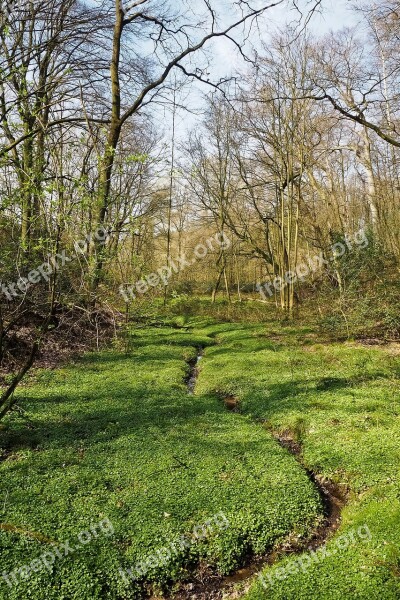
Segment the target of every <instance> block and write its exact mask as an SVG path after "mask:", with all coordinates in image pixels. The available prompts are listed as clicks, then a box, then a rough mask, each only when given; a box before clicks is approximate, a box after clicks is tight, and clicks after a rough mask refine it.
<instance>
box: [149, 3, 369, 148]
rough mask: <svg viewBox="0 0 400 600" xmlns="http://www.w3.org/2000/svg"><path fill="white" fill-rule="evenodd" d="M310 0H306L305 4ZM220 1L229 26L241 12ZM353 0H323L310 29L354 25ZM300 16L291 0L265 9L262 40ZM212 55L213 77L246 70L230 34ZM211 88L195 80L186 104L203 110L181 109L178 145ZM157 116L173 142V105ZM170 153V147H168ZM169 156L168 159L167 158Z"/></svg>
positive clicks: (322, 31) (168, 141) (167, 139)
mask: <svg viewBox="0 0 400 600" xmlns="http://www.w3.org/2000/svg"><path fill="white" fill-rule="evenodd" d="M306 1H307V0H303V2H302V4H303V6H304V4H305V2H306ZM216 4H217V5H218V9H219V11H220V14H221V15H222V16H223V18H222V19H221V23H220V25H221V26H222V27H225V26H226V24H229V23H232V22H234V20H235V17H236V18H237V17H238V14H237V13H236V14H235V11H232V6H233V5H234V2H232V0H231V1H228V0H215V1H214V3H213V5H216ZM257 4H258V5H260V6H261V5H264V4H265V0H253V2H252V6H254V5H255V6H257ZM348 5H349V0H323V10H322V11H321V13H320V14H317V13H314V15H313V16H312V19H311V20H310V22H309V24H308V26H307V27H308V30H309V31H310V32H311V33H315V34H316V35H323V34H325V33H329V32H330V31H332V30H333V31H335V30H339V29H341V28H343V27H346V26H351V25H353V24H356V23H357V18H356V16H355V14H354V13H352V12H351V11H350V10H349V8H348ZM295 18H298V14H297V13H296V12H295V11H291V12H288V9H287V3H284V4H282V5H281V6H279V7H274V8H272V9H269V10H268V11H266V13H265V17H264V19H263V21H262V22H261V23H260V29H261V37H262V41H263V42H264V43H265V42H266V41H267V40H268V36H269V35H270V34H271V33H273V32H274V31H276V30H278V29H279V28H283V27H284V25H285V23H287V22H288V21H293V20H294V19H295ZM250 41H251V43H252V45H253V46H255V47H256V48H257V47H258V48H261V41H260V36H259V35H258V34H256V32H254V35H253V36H252V38H251V40H250ZM208 49H209V50H210V56H211V64H210V68H209V69H208V71H209V72H210V79H211V80H213V81H218V79H219V78H223V77H227V76H230V75H232V74H233V73H235V74H236V73H237V71H238V70H239V71H240V70H243V69H244V67H245V63H244V61H243V59H242V58H241V57H240V55H239V53H238V51H237V50H236V49H235V46H234V45H233V43H232V42H230V41H229V40H228V39H226V38H222V37H221V38H217V40H215V41H213V42H212V45H211V44H210V45H209V46H208ZM209 91H210V88H209V86H207V85H202V84H200V83H197V82H193V83H192V84H191V85H190V87H189V88H188V89H187V90H186V91H185V93H184V100H183V102H184V104H185V106H187V107H188V108H190V109H191V110H192V111H195V112H197V113H199V114H198V115H197V116H196V114H191V113H190V112H188V111H186V110H183V109H181V110H178V111H177V114H176V138H177V145H179V144H180V143H181V142H182V141H184V140H186V139H187V137H188V134H189V131H190V130H192V129H194V128H195V127H196V123H197V122H198V121H199V119H201V114H200V113H201V111H202V107H203V106H204V94H205V93H207V92H209ZM155 112H156V115H157V116H156V120H157V121H158V122H159V123H160V124H161V123H162V127H163V128H164V131H165V137H164V139H165V144H166V146H170V145H171V130H172V112H171V110H170V108H169V107H164V108H160V109H159V110H156V111H155ZM167 154H169V151H168V150H167ZM167 160H168V159H167Z"/></svg>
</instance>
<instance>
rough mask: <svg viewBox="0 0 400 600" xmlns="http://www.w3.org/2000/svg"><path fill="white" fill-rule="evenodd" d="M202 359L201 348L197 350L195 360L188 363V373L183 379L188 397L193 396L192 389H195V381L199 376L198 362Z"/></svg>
mask: <svg viewBox="0 0 400 600" xmlns="http://www.w3.org/2000/svg"><path fill="white" fill-rule="evenodd" d="M202 358H203V348H198V354H197V356H196V358H193V359H191V360H189V361H188V365H189V373H188V375H187V377H186V378H185V383H186V385H187V388H188V392H189V394H190V395H192V394H194V388H195V387H196V381H197V378H198V376H199V362H200V361H201V359H202Z"/></svg>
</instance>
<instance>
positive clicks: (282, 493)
mask: <svg viewBox="0 0 400 600" xmlns="http://www.w3.org/2000/svg"><path fill="white" fill-rule="evenodd" d="M185 321H186V320H185V319H183V320H182V318H181V317H175V318H173V319H172V320H171V325H174V327H166V326H165V325H164V326H163V325H162V323H161V326H160V323H158V324H157V326H155V327H153V328H151V327H148V326H143V325H141V324H139V325H138V326H137V327H136V328H134V329H133V330H132V332H131V336H130V343H129V344H128V347H127V348H126V350H127V351H128V354H126V355H124V354H119V353H118V352H117V351H112V352H111V351H110V352H104V353H100V354H97V355H90V356H87V357H85V358H84V359H82V360H80V361H79V362H78V363H77V364H76V365H74V366H71V367H69V368H63V369H59V370H57V371H54V372H51V371H45V372H42V373H41V374H39V376H38V378H37V382H36V383H35V384H34V385H31V386H30V387H26V388H24V389H21V390H20V391H19V397H20V400H19V401H20V403H21V404H22V405H23V407H24V411H26V412H24V413H23V415H18V416H14V415H12V416H9V417H8V418H7V420H6V422H5V424H6V428H5V429H3V430H2V431H1V432H0V446H1V447H2V448H4V450H5V451H6V455H5V457H4V458H5V460H4V461H3V462H2V463H1V478H0V497H1V498H2V502H1V503H0V511H1V513H2V514H1V515H0V520H1V522H3V523H10V524H13V525H15V526H18V527H19V528H21V529H24V530H26V531H31V532H32V531H33V532H37V533H40V534H42V535H45V536H47V537H48V538H50V539H54V540H56V541H58V542H64V541H66V540H70V541H71V544H72V545H74V541H76V538H77V535H78V534H79V532H80V531H82V530H86V529H88V527H89V526H90V525H91V524H93V523H97V522H99V521H100V520H101V519H102V518H103V517H104V516H107V517H108V518H109V519H110V520H111V522H112V523H113V525H114V528H115V535H114V537H112V538H107V537H99V538H98V539H96V540H95V541H94V542H93V543H91V544H89V545H88V546H86V547H85V548H84V549H80V550H79V551H77V552H76V554H73V555H70V556H69V557H66V558H65V559H62V560H58V561H56V562H55V564H54V565H53V567H52V570H51V572H44V573H43V572H41V573H39V572H38V573H34V574H33V575H32V577H30V578H29V579H27V580H26V581H22V582H21V583H20V585H19V586H17V587H15V588H13V589H10V590H9V589H8V588H7V586H6V584H5V583H2V584H1V587H0V598H2V599H3V598H4V599H5V598H10V599H12V600H14V599H17V598H18V599H19V598H22V597H23V598H32V599H34V600H39V599H40V600H42V599H43V598H46V599H50V600H52V599H54V600H56V599H57V600H59V598H65V599H67V598H68V599H71V598H76V599H78V598H79V600H89V599H90V600H92V599H96V598H98V599H99V600H100V599H102V600H104V599H106V598H110V599H127V598H136V597H139V595H140V589H141V583H140V584H139V585H138V584H135V585H134V584H132V585H129V586H126V585H124V582H123V580H122V579H121V578H120V576H119V574H118V569H119V567H122V568H124V567H132V566H133V565H134V564H135V563H136V562H137V561H138V560H141V559H143V558H146V557H147V556H149V555H150V554H152V553H154V551H156V550H158V549H160V548H163V547H164V546H166V545H168V543H169V542H172V541H174V540H176V539H177V538H178V537H179V536H180V535H182V534H185V533H188V532H191V531H192V529H193V526H194V525H196V524H201V523H203V522H204V521H205V520H207V519H208V518H210V517H212V516H213V515H214V514H216V513H218V512H219V511H222V512H223V513H224V514H225V515H226V517H227V518H228V520H229V522H230V526H229V528H228V529H226V530H223V531H216V532H215V533H214V534H213V535H211V536H210V537H208V538H207V539H206V540H205V541H204V542H199V543H197V544H195V545H193V546H192V547H191V548H190V550H189V551H182V552H180V553H179V554H178V556H176V557H172V558H171V560H170V561H169V562H168V563H167V564H165V565H163V566H160V567H159V568H154V569H152V570H151V571H150V572H149V574H148V576H147V579H148V580H150V581H151V582H152V583H153V584H157V585H158V586H161V587H162V588H163V587H165V586H167V585H169V584H170V582H171V580H172V581H174V580H178V579H180V578H182V577H184V576H185V574H186V572H187V569H188V568H189V567H193V565H196V564H198V563H199V562H200V561H205V562H207V563H208V564H211V565H214V567H215V568H216V569H219V570H220V571H221V572H223V573H226V572H229V571H231V570H232V569H234V568H236V567H237V566H238V565H239V564H240V563H241V561H242V560H243V557H244V556H245V555H246V554H247V553H248V552H263V551H265V550H267V549H268V548H270V547H271V546H272V545H273V544H274V543H278V542H279V541H280V540H282V539H284V538H285V537H286V536H287V535H288V534H289V533H290V532H292V531H296V532H298V534H299V535H305V534H306V533H307V532H308V530H309V528H310V527H312V525H313V523H314V522H315V521H316V519H317V518H318V514H319V513H320V511H321V506H320V501H319V498H318V495H317V493H316V491H315V489H314V488H313V486H312V484H311V483H310V482H309V480H308V478H307V476H306V475H305V473H304V471H303V469H302V468H301V467H300V466H299V465H298V464H297V462H296V461H295V460H294V459H293V458H292V457H291V456H289V455H288V454H287V452H286V451H284V450H283V449H282V448H280V447H279V446H278V445H277V444H276V442H275V441H274V440H273V438H272V437H271V436H270V434H269V433H268V432H266V431H265V430H264V429H263V428H262V427H261V426H260V425H255V424H254V423H252V422H251V421H250V420H249V419H248V418H246V417H245V416H241V415H238V414H234V413H230V412H228V411H226V409H225V407H224V405H223V403H222V402H221V400H220V399H219V396H218V395H217V394H216V393H214V392H213V391H212V390H210V391H208V392H206V391H202V390H201V387H200V389H199V392H198V393H196V395H195V396H189V395H188V393H187V389H186V386H185V385H184V383H183V381H184V377H185V375H186V374H187V364H186V363H185V360H189V359H190V358H193V357H194V356H195V355H196V351H195V347H199V346H203V347H206V358H205V359H204V361H206V360H207V355H208V352H209V351H211V349H212V348H213V345H214V344H215V340H214V335H217V334H219V331H220V329H219V327H218V326H214V327H215V329H213V328H209V329H207V330H204V329H197V330H193V331H187V330H186V329H177V328H176V327H179V326H182V325H184V323H185ZM200 323H201V319H198V320H197V324H198V326H200ZM203 323H204V319H203ZM194 324H195V322H194V321H191V325H194ZM210 360H212V355H210ZM0 545H1V553H2V570H4V571H6V572H10V571H12V570H13V569H15V568H16V567H19V566H22V565H24V564H27V563H29V562H30V561H31V560H33V559H34V558H37V557H38V556H40V555H41V554H42V553H43V552H44V551H46V550H48V545H47V544H44V543H41V542H39V541H38V540H36V539H32V538H31V537H30V536H29V535H23V534H21V533H12V532H7V531H4V530H0Z"/></svg>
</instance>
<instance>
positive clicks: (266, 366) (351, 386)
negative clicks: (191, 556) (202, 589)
mask: <svg viewBox="0 0 400 600" xmlns="http://www.w3.org/2000/svg"><path fill="white" fill-rule="evenodd" d="M212 330H213V332H214V333H215V331H216V329H215V327H213V328H212ZM218 337H219V342H220V344H219V345H218V346H215V347H212V348H208V349H207V353H206V359H205V360H204V363H203V369H202V373H201V377H200V380H199V383H198V388H197V389H198V392H199V393H201V394H207V393H209V392H210V391H211V390H219V391H220V392H221V393H225V392H228V393H230V394H233V395H235V396H237V398H238V399H239V400H240V410H241V412H242V414H245V415H247V416H250V417H251V418H253V419H255V420H256V421H258V422H260V423H262V424H263V426H264V427H266V428H267V429H268V430H273V431H275V432H277V433H286V434H287V432H291V435H292V436H293V438H295V439H296V440H297V441H299V442H300V443H301V445H302V448H303V452H302V459H303V461H304V463H305V464H306V466H307V467H308V468H310V469H312V470H314V471H315V472H316V473H319V474H322V475H323V476H325V477H327V478H330V479H332V480H335V481H337V482H339V483H342V484H344V487H346V488H348V490H349V500H348V505H347V507H346V508H345V509H344V511H343V521H342V525H341V527H340V529H339V531H338V532H337V534H336V535H335V536H334V537H333V538H332V539H331V540H330V541H329V542H328V544H327V545H326V550H327V551H328V555H325V556H323V558H322V560H319V561H318V562H317V561H314V560H310V561H309V560H308V558H307V556H308V557H310V553H308V554H307V555H303V556H302V557H300V558H301V559H302V563H301V564H303V565H305V566H304V568H300V567H301V564H300V563H299V562H297V564H296V560H298V559H297V558H296V557H293V556H289V557H287V558H285V559H284V560H283V561H281V562H279V563H278V564H277V565H275V566H274V567H270V568H268V569H266V570H265V571H264V573H263V575H264V580H263V581H257V582H256V583H255V584H254V585H253V586H252V587H251V589H250V591H249V592H248V594H247V595H246V596H245V597H246V599H247V600H263V599H264V598H276V599H278V598H279V599H282V600H283V599H293V600H295V599H296V600H297V599H299V598H304V599H309V600H314V599H320V598H326V599H339V598H344V597H347V598H360V599H361V598H376V599H378V598H385V599H392V598H393V599H394V598H399V597H400V579H399V575H400V562H399V560H400V483H399V470H400V391H399V376H400V357H399V355H398V352H399V350H398V347H396V346H389V347H382V348H378V347H373V348H371V347H366V346H362V345H360V344H356V343H352V342H348V343H340V344H335V343H324V344H321V343H318V337H319V336H318V334H317V332H315V331H314V330H313V329H312V328H307V327H293V326H283V327H282V326H279V327H278V326H277V325H276V324H273V323H272V324H270V325H267V326H265V327H260V326H258V325H240V326H237V325H229V326H226V325H220V326H219V334H218ZM360 527H362V528H364V529H361V530H360V531H366V529H365V527H368V531H369V532H370V536H365V535H364V536H363V539H362V538H361V537H360V536H358V535H355V536H354V535H353V537H351V533H352V532H354V531H356V532H357V531H358V530H359V528H360ZM346 536H347V538H346ZM339 538H340V539H341V543H340V544H339V545H338V543H337V540H338V539H339ZM339 546H340V548H339ZM329 555H330V556H329ZM283 568H284V570H283Z"/></svg>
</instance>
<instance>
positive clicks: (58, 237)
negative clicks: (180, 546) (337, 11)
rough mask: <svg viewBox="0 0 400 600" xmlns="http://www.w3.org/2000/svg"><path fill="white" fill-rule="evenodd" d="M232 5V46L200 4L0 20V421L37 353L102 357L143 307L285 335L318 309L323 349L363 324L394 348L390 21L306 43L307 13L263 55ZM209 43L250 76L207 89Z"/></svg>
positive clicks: (33, 13)
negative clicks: (112, 336)
mask: <svg viewBox="0 0 400 600" xmlns="http://www.w3.org/2000/svg"><path fill="white" fill-rule="evenodd" d="M282 4H287V5H288V6H289V5H290V4H291V3H290V2H286V3H282ZM240 5H241V9H242V11H241V12H240V17H238V16H236V19H233V20H232V25H233V24H235V27H231V24H229V23H225V22H224V21H223V20H221V19H220V18H218V14H217V11H216V7H214V6H213V3H212V2H205V3H204V6H202V7H201V8H199V10H198V12H197V13H196V11H194V9H192V8H191V6H190V3H186V2H185V1H182V3H178V4H177V3H172V2H171V3H170V2H166V1H161V0H138V1H132V2H125V3H124V4H123V3H121V2H120V0H115V2H113V1H111V0H110V1H108V0H106V1H104V2H101V3H92V2H90V3H88V4H85V3H83V2H78V1H76V0H67V1H63V2H61V1H60V0H32V1H29V2H24V3H16V4H15V5H14V8H13V9H12V10H11V11H10V13H8V14H7V13H6V12H4V10H5V9H3V12H2V15H1V20H2V26H1V33H0V43H1V62H0V110H1V124H0V138H1V140H0V194H1V200H0V231H1V233H0V236H1V251H0V252H1V266H0V281H1V285H2V293H1V296H0V360H1V361H2V366H3V367H5V366H7V365H8V366H11V367H12V368H13V369H14V371H15V372H16V378H15V379H14V380H13V381H12V383H11V386H9V387H7V386H6V388H7V389H6V392H5V396H3V399H2V400H1V401H0V416H1V411H2V407H3V409H4V406H6V407H8V406H9V404H10V398H12V392H13V389H14V388H13V386H14V387H15V385H16V384H17V383H18V381H19V380H20V378H21V377H22V376H23V375H24V373H25V372H26V370H27V369H28V368H29V367H30V365H31V364H32V362H33V360H34V358H35V356H36V354H37V352H38V348H39V346H40V343H41V337H42V336H44V335H45V334H48V332H49V331H51V330H54V331H56V332H57V335H58V336H59V337H60V338H62V332H63V331H65V332H67V331H68V335H69V338H68V339H69V343H72V344H73V342H71V340H75V342H76V344H77V345H78V346H79V342H78V341H77V340H78V339H80V338H81V337H84V336H85V332H86V333H87V332H90V335H89V337H94V338H95V340H96V343H99V339H100V338H101V335H102V332H103V330H104V329H105V326H106V325H107V324H110V323H111V322H112V320H113V318H114V316H115V313H116V312H118V311H121V312H124V311H129V310H132V311H133V312H135V311H136V310H139V309H138V308H137V307H140V306H143V305H147V304H149V303H150V302H151V301H152V300H153V298H155V297H156V298H157V297H159V298H163V299H164V300H167V301H168V299H171V298H173V299H174V301H175V303H176V302H180V303H181V304H180V307H181V305H182V303H183V302H184V301H185V300H186V299H187V297H188V296H190V295H195V294H208V295H209V296H210V297H211V298H212V299H213V300H215V299H216V298H218V294H220V295H222V294H223V295H224V298H225V299H226V301H227V302H231V301H236V300H239V301H242V300H248V299H249V298H253V299H254V300H260V301H264V302H267V303H271V304H272V305H273V306H277V307H278V309H280V310H282V311H283V312H284V314H288V315H289V316H291V315H293V313H294V311H295V310H296V309H297V308H298V307H299V306H303V307H306V308H307V309H308V308H309V307H313V309H316V310H317V312H318V313H319V314H320V316H321V318H322V319H325V323H326V325H327V326H328V327H331V328H332V329H337V328H340V327H342V326H344V327H345V329H346V331H347V332H348V333H349V332H350V330H351V328H352V327H353V325H356V324H359V325H365V323H366V320H367V319H368V322H370V323H371V324H374V327H375V331H376V333H377V334H378V333H380V334H382V333H383V334H384V335H386V336H389V337H390V336H392V337H394V336H396V335H397V332H398V331H399V328H400V317H399V316H398V290H399V288H398V285H397V279H398V270H399V257H400V240H399V235H398V231H399V215H400V213H399V196H400V182H399V148H400V137H399V136H398V128H399V109H400V97H399V89H400V88H399V83H400V82H399V74H400V66H399V65H400V61H399V47H400V46H399V34H400V3H399V2H398V1H394V0H386V1H385V2H384V3H379V4H378V3H375V2H369V1H365V2H354V3H353V8H354V11H356V12H357V14H358V17H359V22H360V24H359V25H358V27H357V28H354V29H343V30H342V31H341V32H339V33H338V32H335V33H334V34H331V35H327V36H325V37H323V38H320V39H319V38H317V37H315V36H311V35H309V34H308V33H307V28H306V27H303V25H304V23H305V22H307V21H308V19H309V17H311V16H312V12H313V10H314V9H315V6H316V5H320V3H319V2H314V3H313V2H311V3H310V2H308V3H307V2H305V3H304V7H305V13H304V15H303V18H302V19H301V18H300V20H299V22H298V23H297V26H296V27H295V26H294V27H293V28H290V27H288V28H287V29H286V30H285V31H282V32H280V33H276V34H275V35H274V36H270V35H269V33H268V32H267V31H265V22H263V21H262V20H260V18H261V19H262V15H263V13H264V12H268V10H267V9H266V7H261V8H259V7H258V8H253V7H252V6H251V4H249V3H248V2H240ZM257 28H258V33H259V34H261V40H262V43H261V44H257V51H250V49H249V47H248V45H246V44H245V42H244V40H245V39H246V38H247V34H248V33H249V31H252V32H254V31H257ZM238 31H239V33H240V34H238V35H236V34H237V32H238ZM221 35H224V37H225V38H226V39H229V40H230V42H231V43H232V48H233V50H232V51H236V53H237V55H238V57H240V55H242V57H244V58H245V59H246V60H242V63H241V67H240V69H241V72H240V76H239V75H238V76H237V77H234V78H230V79H229V80H220V81H216V82H214V81H212V80H210V74H209V66H210V60H211V62H212V46H211V48H209V47H208V46H207V44H209V42H210V40H211V41H212V38H213V37H217V36H218V37H220V36H221ZM199 81H200V82H203V83H204V84H205V85H206V86H207V85H208V87H205V88H204V89H205V90H206V91H207V95H206V96H205V98H204V105H205V110H204V111H203V115H202V118H201V119H200V120H199V119H198V118H197V120H196V119H194V118H193V117H190V119H189V121H190V122H193V128H192V132H191V133H189V134H188V135H183V133H182V131H181V130H179V127H177V126H176V123H177V115H178V116H179V115H182V114H185V113H183V111H184V110H185V108H184V106H183V105H186V109H187V110H188V112H187V113H186V114H188V115H189V116H190V108H191V107H190V106H188V101H187V86H188V85H193V83H194V82H197V83H198V82H199ZM189 105H190V101H189ZM163 106H164V107H165V106H168V107H169V111H170V113H169V114H170V115H171V119H172V120H171V122H172V125H173V126H172V128H171V130H172V136H171V130H170V132H169V133H170V138H172V139H167V140H166V137H165V135H164V132H163V126H164V123H163V122H162V121H163V119H162V115H163V113H162V112H160V111H161V108H160V107H163ZM360 230H363V231H365V234H366V235H367V236H368V245H367V246H363V247H354V248H353V249H351V250H349V251H346V253H345V254H344V255H343V256H341V257H337V258H336V259H334V260H327V261H326V262H323V263H322V264H321V266H320V267H319V268H317V269H316V270H314V271H312V272H311V273H310V274H309V276H308V277H307V278H304V281H289V283H288V284H287V285H283V286H281V288H280V289H277V288H276V287H274V288H273V289H274V293H273V295H272V296H271V297H269V296H268V297H267V298H266V299H265V298H264V300H263V298H262V296H260V295H259V294H258V292H257V291H256V286H257V284H259V283H263V282H268V281H273V280H274V279H276V278H278V279H279V278H281V280H283V279H284V278H285V275H286V274H287V273H288V272H294V271H296V268H297V267H298V265H300V264H302V263H304V262H306V261H308V260H310V259H312V257H314V256H315V255H321V256H322V257H325V258H327V257H328V256H329V255H330V248H331V247H332V245H333V244H335V243H338V242H341V241H344V240H345V239H349V236H350V237H351V236H354V235H355V234H356V232H358V231H360ZM216 232H222V233H225V234H226V235H227V236H228V237H229V239H230V240H231V244H230V246H229V248H225V247H219V248H214V249H210V250H209V251H208V252H207V255H206V256H205V257H204V258H202V259H198V260H196V261H195V262H193V264H192V265H191V267H190V268H186V269H182V270H181V271H180V272H179V273H176V274H174V275H173V276H172V277H171V278H170V279H169V281H168V286H167V287H166V289H165V288H164V286H155V287H152V288H151V290H149V291H148V292H147V293H146V294H144V295H142V296H141V297H140V298H136V299H135V300H132V302H131V301H130V300H129V301H128V302H126V303H125V300H124V295H123V294H121V289H122V290H124V289H126V286H132V285H134V284H135V282H137V281H139V280H141V279H143V278H144V277H146V276H147V275H148V274H149V273H152V272H156V271H157V269H160V268H162V267H164V266H166V265H168V262H169V261H170V260H173V259H174V258H176V257H178V256H180V255H182V254H184V253H185V254H187V255H188V256H193V252H194V250H195V248H196V246H197V244H199V243H200V244H201V243H204V241H205V240H207V239H208V238H209V237H210V236H212V235H214V234H215V233H216ZM346 236H347V237H346ZM49 256H50V257H56V258H51V259H49ZM57 257H58V258H57ZM55 264H57V268H55ZM46 265H47V267H46ZM49 265H50V266H49ZM51 265H53V268H51ZM37 272H39V275H37ZM32 273H33V274H32ZM35 273H36V274H35ZM29 274H30V275H31V277H28V275H29ZM32 280H33V283H32ZM10 286H11V287H10ZM125 299H126V295H125ZM125 304H127V306H125ZM63 328H64V329H63ZM66 337H68V336H66ZM75 342H74V343H75ZM21 347H22V350H21ZM20 359H22V361H21V360H20ZM21 365H22V366H21Z"/></svg>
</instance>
